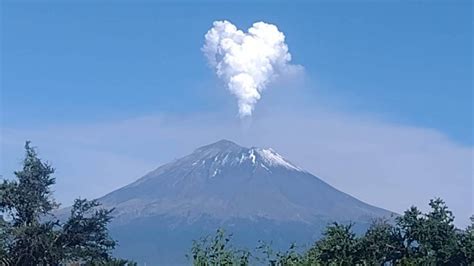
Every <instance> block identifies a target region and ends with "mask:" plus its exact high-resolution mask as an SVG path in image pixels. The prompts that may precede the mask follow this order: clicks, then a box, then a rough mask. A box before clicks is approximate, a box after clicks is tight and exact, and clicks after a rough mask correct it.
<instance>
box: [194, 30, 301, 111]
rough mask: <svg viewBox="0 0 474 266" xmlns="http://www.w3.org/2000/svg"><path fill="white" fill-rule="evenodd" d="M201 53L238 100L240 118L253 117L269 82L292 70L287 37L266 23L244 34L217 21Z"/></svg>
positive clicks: (207, 35)
mask: <svg viewBox="0 0 474 266" xmlns="http://www.w3.org/2000/svg"><path fill="white" fill-rule="evenodd" d="M202 51H203V52H204V55H205V56H206V57H207V59H208V61H209V64H210V65H211V66H212V68H213V69H215V71H216V74H217V76H218V77H219V78H220V79H222V80H223V81H224V82H225V83H226V84H227V88H228V90H229V91H230V92H231V93H232V94H233V95H235V96H236V97H237V100H238V106H239V115H240V117H241V118H243V117H246V116H250V115H252V111H253V109H254V107H255V104H256V103H257V101H258V100H259V99H260V97H261V93H262V91H263V90H264V89H265V88H266V87H267V85H268V83H269V82H270V81H272V80H273V79H274V78H275V77H277V76H278V75H279V74H282V73H284V72H286V71H288V70H289V69H290V68H291V67H292V66H291V65H290V64H289V62H290V60H291V55H290V53H289V52H288V46H287V45H286V43H285V35H284V34H283V33H282V32H280V31H279V30H278V28H277V27H276V26H275V25H272V24H268V23H265V22H257V23H254V24H253V25H252V27H251V28H250V29H248V32H247V33H245V32H243V31H241V30H238V29H237V27H236V26H234V25H233V24H232V23H230V22H228V21H215V22H214V23H213V27H212V28H211V29H210V30H209V31H208V32H207V33H206V35H205V44H204V46H203V47H202Z"/></svg>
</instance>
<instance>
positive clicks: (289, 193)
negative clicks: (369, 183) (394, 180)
mask: <svg viewBox="0 0 474 266" xmlns="http://www.w3.org/2000/svg"><path fill="white" fill-rule="evenodd" d="M99 201H100V202H102V203H103V205H104V206H105V207H113V208H115V211H114V216H115V219H114V222H113V223H112V224H111V232H112V235H113V237H115V238H116V239H117V240H118V241H119V247H118V248H117V250H116V252H117V254H116V255H117V256H121V257H126V258H130V259H134V260H136V261H138V262H141V263H144V262H146V263H148V264H152V265H155V264H166V265H180V264H186V259H185V254H187V253H189V249H190V247H191V244H192V240H193V239H199V237H202V236H205V235H207V234H209V233H212V232H214V231H215V230H216V229H217V228H219V227H222V228H225V229H226V230H227V231H228V232H231V233H234V235H235V241H236V242H237V243H240V244H242V245H246V246H248V247H250V248H251V247H255V246H256V245H257V241H258V240H264V241H271V242H272V243H273V244H274V246H275V248H277V249H278V248H284V247H287V246H289V245H290V244H291V243H292V242H297V243H300V244H309V243H311V241H314V240H315V239H317V238H318V237H319V236H320V233H321V230H322V229H323V228H324V227H325V226H326V225H327V224H328V223H330V222H333V221H338V222H353V223H355V228H356V230H364V229H365V228H366V227H367V226H368V224H369V223H370V222H371V221H372V220H373V219H374V218H379V217H390V216H391V215H392V213H391V212H389V211H387V210H384V209H381V208H377V207H374V206H371V205H369V204H367V203H364V202H362V201H360V200H358V199H356V198H354V197H352V196H350V195H348V194H346V193H343V192H341V191H339V190H337V189H335V188H333V187H331V186H330V185H328V184H327V183H325V182H324V181H322V180H321V179H319V178H318V177H316V176H314V175H312V174H311V173H309V172H307V171H305V170H304V169H302V168H300V167H298V166H296V165H294V164H293V163H291V162H290V161H288V160H286V159H285V158H284V157H283V156H281V155H280V154H278V153H277V152H276V151H274V150H272V149H266V148H256V147H252V148H245V147H241V146H239V145H237V144H235V143H233V142H231V141H228V140H221V141H218V142H216V143H213V144H210V145H207V146H203V147H200V148H198V149H196V150H195V151H194V152H193V153H191V154H190V155H188V156H185V157H183V158H180V159H177V160H175V161H173V162H171V163H168V164H165V165H163V166H161V167H159V168H157V169H156V170H154V171H152V172H150V173H148V174H146V175H145V176H143V177H142V178H140V179H138V180H137V181H135V182H134V183H131V184H129V185H127V186H125V187H123V188H120V189H118V190H116V191H113V192H111V193H109V194H107V195H106V196H104V197H102V198H100V199H99Z"/></svg>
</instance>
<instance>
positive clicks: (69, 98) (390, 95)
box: [2, 1, 473, 144]
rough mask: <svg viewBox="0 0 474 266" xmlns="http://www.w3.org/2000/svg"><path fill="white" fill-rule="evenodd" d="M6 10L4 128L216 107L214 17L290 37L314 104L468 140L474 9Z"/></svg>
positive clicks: (54, 6) (124, 6)
mask: <svg viewBox="0 0 474 266" xmlns="http://www.w3.org/2000/svg"><path fill="white" fill-rule="evenodd" d="M2 7H3V19H2V32H3V35H2V44H3V45H2V56H3V58H2V63H3V64H2V65H3V67H2V74H3V79H2V93H3V102H2V103H3V104H2V105H3V107H2V113H3V123H4V125H5V126H12V125H14V126H25V125H28V124H31V123H33V124H42V123H49V124H51V123H56V122H58V121H66V122H68V123H71V122H74V121H88V120H91V119H94V120H100V119H102V120H103V119H109V118H117V117H123V116H127V117H133V116H135V115H142V114H149V113H157V112H166V113H187V112H199V111H211V112H214V111H219V110H221V109H222V108H224V105H225V104H228V102H225V101H222V100H221V99H220V98H223V97H227V96H228V95H226V94H225V93H220V92H219V93H218V94H217V93H215V92H214V91H215V89H216V88H215V83H214V81H213V79H215V78H214V73H213V72H212V71H210V70H209V69H208V68H207V66H206V63H205V60H204V58H203V56H202V53H201V51H200V47H201V45H202V43H203V35H204V33H205V32H206V31H207V29H208V28H210V26H211V24H212V22H213V21H214V20H217V19H228V20H230V21H231V22H233V23H234V24H236V25H237V26H238V27H240V28H244V29H247V28H248V27H249V26H251V24H252V23H253V22H255V21H259V20H263V21H266V22H270V23H274V24H276V25H278V27H279V28H280V29H281V30H282V31H283V32H284V33H285V34H286V36H287V43H288V45H289V48H290V52H291V53H292V55H293V58H294V60H293V62H295V63H297V64H301V65H303V66H304V67H305V70H306V71H307V74H308V76H309V77H310V79H311V80H312V82H314V85H313V86H314V88H313V91H312V94H311V95H312V96H313V97H314V98H315V99H317V100H318V102H319V104H324V105H327V106H328V107H330V108H335V109H338V110H340V109H344V110H349V111H351V112H358V111H362V112H373V113H377V114H380V115H383V116H384V117H386V119H388V120H390V121H395V122H401V123H408V124H411V125H420V126H424V127H430V128H436V129H438V130H440V131H442V132H444V133H446V134H447V135H448V136H449V137H451V138H452V139H454V140H456V141H458V142H461V143H465V144H472V141H473V138H472V50H471V47H472V20H471V19H472V17H471V11H472V9H471V7H470V5H469V3H468V2H465V3H463V2H456V3H454V4H448V2H447V1H446V2H444V3H443V2H440V3H435V4H428V3H406V4H401V3H395V2H391V3H383V4H376V3H362V2H360V3H357V4H356V3H353V4H343V3H341V2H339V3H335V4H330V3H320V4H299V5H288V4H286V5H285V4H280V5H278V4H275V5H270V4H227V5H217V4H206V5H203V4H175V5H172V4H158V3H150V2H147V3H141V4H131V3H121V4H110V3H106V2H104V3H100V4H92V3H89V4H74V3H65V4H58V3H46V2H44V3H42V4H30V3H22V4H13V3H11V2H7V3H6V4H5V3H4V4H3V6H2ZM321 99H323V100H321ZM39 110H41V111H39Z"/></svg>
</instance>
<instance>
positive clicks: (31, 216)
mask: <svg viewBox="0 0 474 266" xmlns="http://www.w3.org/2000/svg"><path fill="white" fill-rule="evenodd" d="M25 150H26V156H25V159H24V160H23V168H22V170H20V171H17V172H15V176H16V178H17V180H12V181H8V180H3V182H2V184H0V213H2V214H3V215H4V216H5V219H3V217H2V219H0V241H1V242H0V252H2V253H1V255H2V260H3V261H4V263H5V264H11V265H46V264H49V265H57V264H58V263H59V262H65V261H73V260H80V261H84V262H87V261H89V262H104V261H109V260H110V259H111V257H110V251H111V250H112V249H113V248H114V246H115V241H113V240H112V239H111V238H110V236H109V234H108V231H107V224H108V223H109V222H110V219H111V216H110V212H111V210H104V209H100V208H98V206H99V204H98V203H97V202H95V201H91V202H88V201H86V200H76V202H75V204H74V206H73V207H72V209H71V217H69V219H68V220H67V221H66V223H64V224H62V223H60V222H59V221H58V220H57V219H55V218H54V216H53V215H52V212H53V211H54V210H55V209H56V208H58V206H59V205H58V204H57V203H56V202H55V201H54V199H53V198H52V192H51V186H52V185H53V184H54V183H55V178H54V177H53V176H52V174H53V173H54V169H53V168H52V167H51V165H50V164H48V163H44V162H42V161H41V160H40V158H38V156H37V153H36V151H35V149H34V148H32V147H31V146H30V143H29V142H26V144H25Z"/></svg>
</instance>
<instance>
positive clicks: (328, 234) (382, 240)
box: [188, 199, 474, 266]
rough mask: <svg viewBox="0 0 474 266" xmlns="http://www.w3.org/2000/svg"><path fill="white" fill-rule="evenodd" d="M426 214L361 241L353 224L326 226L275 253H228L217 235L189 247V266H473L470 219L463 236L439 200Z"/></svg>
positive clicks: (224, 237)
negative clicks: (313, 237)
mask: <svg viewBox="0 0 474 266" xmlns="http://www.w3.org/2000/svg"><path fill="white" fill-rule="evenodd" d="M429 205H430V207H431V211H429V212H428V213H422V212H421V211H420V210H418V209H417V208H416V207H411V208H410V209H408V210H406V211H405V213H404V214H403V215H401V216H399V217H396V218H395V222H389V221H387V220H375V221H374V222H373V223H372V225H371V226H370V227H369V228H368V230H367V231H366V233H365V234H364V235H362V236H356V234H355V233H354V232H353V231H352V224H338V223H333V224H331V225H328V226H327V227H326V229H325V231H324V233H323V236H322V238H321V239H319V240H318V241H316V242H315V243H314V244H313V245H312V246H311V247H309V248H307V249H304V248H302V247H298V246H297V245H295V244H292V245H291V246H290V247H289V248H288V250H286V251H275V250H273V249H272V248H271V245H269V244H267V243H259V245H258V246H257V247H256V248H255V249H254V250H253V251H250V250H248V249H239V248H235V247H233V245H232V243H231V236H232V235H229V234H226V233H225V231H224V230H223V229H219V230H218V231H217V233H216V235H215V236H208V237H206V238H203V239H201V240H198V241H194V242H193V246H192V249H191V254H190V255H188V257H189V258H190V259H191V261H192V263H193V264H194V265H199V266H206V265H242V266H243V265H253V264H259V265H271V266H274V265H281V266H284V265H302V266H304V265H308V266H309V265H474V264H473V263H474V216H472V217H471V225H470V226H468V227H467V228H466V229H465V230H460V229H457V228H456V227H455V226H454V225H453V221H454V216H453V214H452V212H451V211H450V210H449V209H448V207H447V206H446V204H445V203H444V202H443V200H441V199H434V200H431V201H430V203H429Z"/></svg>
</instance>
